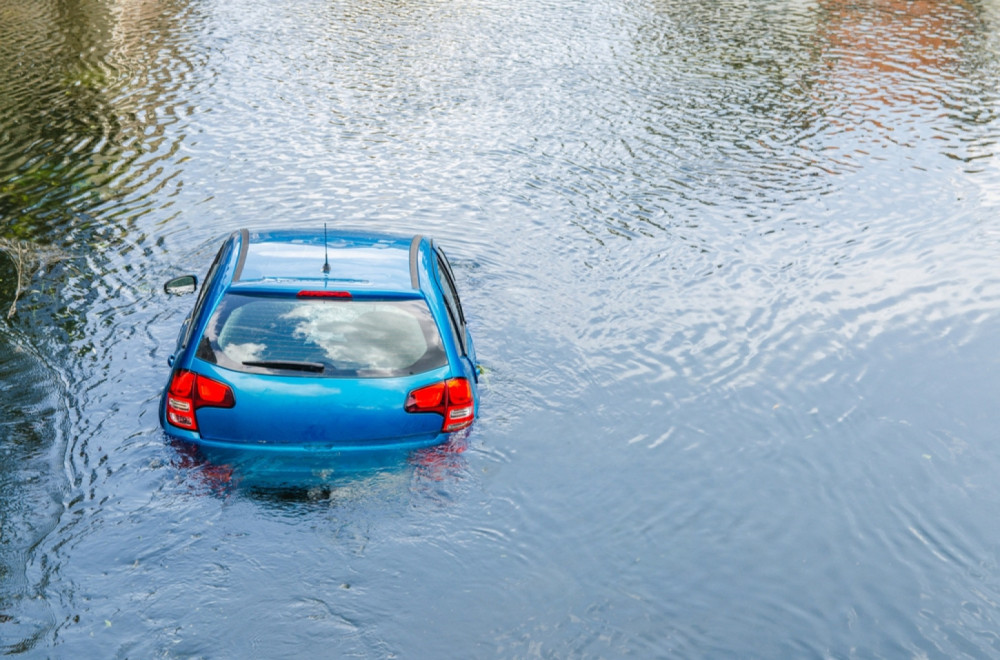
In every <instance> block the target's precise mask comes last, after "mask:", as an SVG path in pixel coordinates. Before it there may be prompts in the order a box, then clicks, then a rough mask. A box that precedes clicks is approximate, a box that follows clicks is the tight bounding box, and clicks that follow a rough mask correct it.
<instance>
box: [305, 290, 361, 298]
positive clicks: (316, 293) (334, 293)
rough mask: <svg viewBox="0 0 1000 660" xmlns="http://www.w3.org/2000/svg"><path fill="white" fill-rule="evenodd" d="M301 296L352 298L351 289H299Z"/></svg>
mask: <svg viewBox="0 0 1000 660" xmlns="http://www.w3.org/2000/svg"><path fill="white" fill-rule="evenodd" d="M298 295H299V298H350V297H351V292H350V291H299V294H298Z"/></svg>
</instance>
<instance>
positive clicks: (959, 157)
mask: <svg viewBox="0 0 1000 660" xmlns="http://www.w3.org/2000/svg"><path fill="white" fill-rule="evenodd" d="M998 27H1000V4H998V3H997V2H996V0H976V1H975V2H960V1H958V0H955V1H952V0H945V1H942V2H914V1H903V0H862V1H861V2H840V1H838V0H786V1H783V2H766V1H764V0H720V1H718V2H706V3H690V2H680V1H677V0H656V1H654V2H635V1H633V0H598V1H596V2H591V3H584V4H581V3H568V4H567V3H514V4H511V3H498V2H493V1H492V0H484V1H483V2H478V3H448V2H433V3H432V2H427V1H426V0H416V1H412V2H405V3H398V2H392V3H390V2H378V1H376V2H352V1H348V2H340V3H333V4H330V3H322V2H316V1H313V0H306V1H305V2H301V3H291V4H289V3H279V2H270V1H265V2H254V3H249V2H242V1H236V2H225V3H223V2H212V1H209V2H199V3H190V2H187V1H186V0H166V1H165V2H159V3H135V2H128V1H125V0H85V1H83V2H72V3H68V2H62V1H60V0H44V1H42V2H26V1H25V0H11V1H8V2H6V3H4V4H3V6H2V8H0V239H3V240H4V241H20V242H19V243H18V244H19V245H26V246H31V247H32V249H35V250H37V251H39V252H38V253H39V254H42V253H45V254H48V253H50V252H44V250H47V249H50V248H51V250H52V252H51V253H52V254H58V255H59V256H60V258H59V259H58V260H56V261H53V262H51V263H49V264H48V265H47V266H46V267H45V268H40V269H38V270H37V271H36V272H35V273H34V274H33V275H32V277H31V278H30V280H29V281H28V282H27V283H26V286H25V287H24V291H23V294H22V297H21V299H19V301H18V305H17V313H16V314H15V315H14V316H13V317H12V318H11V319H10V320H9V321H8V322H7V324H6V325H5V326H4V327H5V328H6V329H0V388H2V389H3V390H4V398H3V400H2V401H0V413H2V417H0V539H2V543H0V648H2V649H3V650H4V651H5V652H13V653H20V652H27V653H28V654H29V655H30V654H41V655H43V656H48V655H61V654H65V653H66V652H67V650H71V652H72V653H73V654H74V655H79V656H81V657H88V656H94V657H106V656H107V655H109V654H115V655H128V656H132V657H145V656H155V655H163V654H169V655H178V656H217V655H219V654H220V653H221V651H220V649H225V650H226V651H225V653H224V654H232V655H254V654H263V655H267V656H283V655H290V654H292V653H295V654H297V655H302V654H303V653H304V654H307V655H309V654H311V655H318V654H322V655H330V654H333V655H342V656H347V655H358V656H363V657H385V656H389V655H407V656H414V657H451V656H454V655H456V654H457V655H463V656H466V655H472V656H476V655H486V656H492V655H497V656H501V657H530V656H560V657H561V656H601V657H604V656H611V657H617V656H623V655H629V654H631V655H638V656H643V657H647V656H648V657H664V656H668V657H698V658H701V657H732V656H741V657H746V656H750V657H785V656H800V655H816V656H821V655H822V656H827V655H832V656H836V657H840V656H848V655H852V654H858V655H864V656H871V657H881V656H889V657H898V656H921V657H958V656H963V655H965V656H973V657H982V656H992V655H996V654H997V653H998V649H1000V646H998V642H997V638H996V635H995V630H996V628H997V623H998V620H1000V610H998V608H997V606H996V603H997V602H998V600H1000V586H998V584H1000V571H998V565H1000V563H998V557H997V553H996V547H997V530H996V525H995V524H994V523H993V518H992V509H993V508H995V506H994V505H995V503H996V502H997V501H998V499H1000V492H998V491H997V488H996V486H995V482H996V479H995V478H994V476H993V475H995V474H996V473H997V469H998V468H1000V465H998V463H1000V453H998V452H997V451H996V449H995V447H994V445H995V443H994V442H992V441H993V440H994V439H995V436H996V430H995V429H996V428H997V419H996V414H995V406H994V405H993V404H992V398H993V397H994V393H995V392H996V391H997V389H998V383H997V374H998V373H1000V369H998V367H1000V364H998V362H1000V357H998V356H997V355H996V351H995V347H994V345H995V341H993V338H994V337H995V336H996V334H997V332H1000V314H998V310H1000V276H998V274H997V272H996V266H995V264H996V254H997V251H998V248H1000V228H998V226H997V218H998V217H1000V214H998V210H1000V168H998V166H997V164H998V152H997V147H996V145H997V144H1000V112H998V108H1000V85H998V82H997V81H998V80H1000V36H998V35H1000V30H998ZM322 222H329V223H330V224H331V226H338V227H345V228H351V227H353V228H360V229H378V230H381V231H389V232H400V233H422V234H425V235H429V236H433V237H434V238H435V239H437V240H438V241H439V242H441V243H442V244H443V245H445V247H446V248H447V250H448V252H449V254H450V255H452V257H453V263H454V265H455V268H456V274H457V276H458V278H459V280H460V281H459V283H458V284H459V287H460V288H461V289H462V291H463V292H464V293H465V295H464V297H463V301H464V302H465V303H466V306H467V308H468V309H467V311H468V312H469V316H470V317H471V319H470V320H471V326H472V327H471V329H472V332H473V334H474V335H475V337H476V342H477V351H478V353H479V354H480V358H481V359H483V360H484V362H485V366H486V367H487V371H488V381H487V383H486V385H485V386H484V387H483V405H482V418H481V419H480V420H479V421H478V422H477V425H476V426H475V427H474V428H473V430H472V432H471V434H470V435H469V436H468V437H467V438H463V439H462V440H461V441H460V442H456V444H454V445H451V446H445V447H439V448H432V449H428V450H425V451H422V452H418V453H417V454H415V455H413V456H407V457H397V458H396V459H394V460H393V461H392V462H391V463H392V464H391V465H384V466H379V468H378V469H376V470H374V471H371V470H369V471H368V472H367V473H364V474H353V475H349V474H342V473H345V472H346V470H344V469H343V468H344V467H345V466H344V465H341V464H338V465H334V466H328V465H327V466H313V467H317V469H316V470H313V469H312V467H310V468H309V470H308V472H309V479H311V481H310V482H309V483H302V482H299V483H297V484H293V485H292V486H291V487H289V484H288V479H287V475H285V476H283V477H282V478H281V481H282V482H283V483H282V484H281V487H280V488H277V489H275V488H273V487H267V484H265V483H260V482H261V478H262V477H266V476H267V475H268V473H269V471H270V476H271V477H273V476H275V471H277V472H279V473H280V470H279V469H278V468H280V467H281V466H278V465H270V466H268V465H255V466H248V465H245V464H244V463H243V462H241V457H239V456H237V457H226V458H223V459H222V460H215V461H212V460H205V457H204V456H197V457H192V456H190V455H188V454H186V453H184V452H183V451H181V450H179V449H177V448H176V447H174V446H172V445H170V444H169V443H167V442H166V441H165V439H164V436H163V435H162V432H161V431H160V429H159V426H158V421H157V406H158V401H159V392H160V388H161V387H162V386H163V384H164V379H165V377H166V368H167V367H166V359H167V357H168V355H169V352H170V350H171V348H172V346H173V343H174V339H175V337H176V332H177V329H178V327H179V325H180V322H181V320H182V318H183V316H184V314H185V313H186V312H187V308H186V307H184V306H183V305H178V304H174V303H175V301H172V300H168V299H166V298H165V297H164V296H163V295H162V294H161V293H160V287H161V283H162V282H163V281H165V280H166V279H168V278H169V277H171V276H173V275H176V274H179V273H185V272H191V271H192V269H197V268H198V264H205V263H208V262H209V261H210V260H211V256H212V254H213V253H214V251H215V249H216V246H217V241H218V238H219V237H220V236H222V235H225V234H228V233H229V232H230V231H231V230H232V229H234V228H236V227H240V226H250V227H266V226H279V227H292V226H299V225H305V226H313V227H316V226H319V224H320V223H322ZM15 281H16V278H15V276H14V275H13V273H12V272H11V266H10V264H9V262H8V261H7V260H6V259H4V258H3V256H2V255H0V308H2V309H4V310H6V308H7V307H8V306H9V303H10V302H11V301H12V299H13V296H14V295H15V288H16V287H13V286H12V283H13V282H15ZM286 467H288V466H286ZM291 467H299V468H301V467H302V466H291ZM263 481H265V482H266V481H267V479H266V478H264V479H263ZM292 481H295V480H294V479H293V480H292ZM270 485H271V486H273V485H274V484H273V482H272V483H271V484H270Z"/></svg>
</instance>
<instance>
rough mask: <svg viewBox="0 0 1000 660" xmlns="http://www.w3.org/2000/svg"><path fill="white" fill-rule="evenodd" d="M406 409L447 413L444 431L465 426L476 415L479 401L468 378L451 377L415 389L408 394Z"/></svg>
mask: <svg viewBox="0 0 1000 660" xmlns="http://www.w3.org/2000/svg"><path fill="white" fill-rule="evenodd" d="M404 408H405V410H406V412H411V413H429V412H432V413H438V414H439V415H442V416H443V417H444V422H442V423H441V430H442V431H444V432H445V433H451V432H452V431H458V430H460V429H464V428H465V427H466V426H469V425H470V424H472V422H473V420H474V419H475V417H476V402H475V400H474V399H473V397H472V384H471V383H469V381H468V380H466V379H465V378H451V379H449V380H446V381H442V382H440V383H434V384H433V385H427V386H426V387H421V388H420V389H417V390H413V391H412V392H410V394H409V395H408V396H407V397H406V405H405V407H404Z"/></svg>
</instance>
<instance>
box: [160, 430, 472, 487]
mask: <svg viewBox="0 0 1000 660" xmlns="http://www.w3.org/2000/svg"><path fill="white" fill-rule="evenodd" d="M167 435H169V436H170V437H171V438H172V439H173V440H174V442H175V446H176V447H178V448H179V450H180V451H182V452H183V453H184V454H186V455H187V456H188V457H193V458H195V459H196V460H197V461H198V462H200V463H205V464H207V465H211V466H213V467H214V468H216V469H215V470H214V471H212V474H216V475H217V474H219V473H220V472H219V470H220V469H221V470H222V472H223V473H224V474H226V475H227V480H229V479H231V480H232V481H234V482H237V483H245V484H248V485H263V486H311V485H315V484H322V483H330V482H333V481H336V479H337V478H338V477H341V476H343V475H345V474H356V473H359V472H374V471H380V470H395V469H399V468H401V467H404V466H405V465H407V461H408V460H409V459H410V457H411V455H412V454H413V452H415V451H418V450H420V449H425V448H427V447H433V446H436V445H439V444H442V443H444V442H447V441H448V440H449V439H450V438H451V436H452V435H454V434H449V433H440V434H438V435H436V436H433V437H430V438H428V437H420V438H402V439H398V440H395V441H381V442H378V443H371V444H364V445H362V444H352V445H338V446H329V445H326V446H317V445H304V444H298V445H289V444H274V445H260V444H257V445H251V444H240V443H233V442H220V441H213V440H205V439H202V438H199V437H191V435H194V434H188V433H172V432H168V434H167Z"/></svg>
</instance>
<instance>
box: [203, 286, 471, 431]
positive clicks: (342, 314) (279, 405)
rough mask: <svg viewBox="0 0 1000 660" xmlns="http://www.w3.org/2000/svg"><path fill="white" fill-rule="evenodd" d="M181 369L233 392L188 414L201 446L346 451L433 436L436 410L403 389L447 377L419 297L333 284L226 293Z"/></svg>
mask: <svg viewBox="0 0 1000 660" xmlns="http://www.w3.org/2000/svg"><path fill="white" fill-rule="evenodd" d="M188 368H189V369H190V370H191V371H193V372H196V373H198V374H201V375H202V376H205V377H207V378H209V379H211V380H213V381H217V382H219V383H222V384H223V385H227V386H228V387H229V388H231V390H232V393H233V397H232V398H233V401H232V405H231V407H215V406H206V407H201V408H198V410H197V426H198V429H197V430H198V432H199V433H200V435H201V438H202V439H203V440H206V441H210V442H212V441H215V442H231V443H240V444H254V445H271V446H276V447H277V446H285V447H287V446H298V445H301V446H308V447H314V448H319V447H329V448H336V447H352V446H370V445H378V444H380V443H385V444H392V443H398V442H399V441H400V440H401V439H409V440H410V441H412V442H413V443H415V444H427V443H430V442H433V441H434V440H435V439H436V438H437V437H438V436H439V435H440V434H441V432H442V420H443V418H442V415H440V414H433V413H426V412H424V413H421V412H407V410H406V408H407V403H408V401H407V399H408V396H409V395H410V393H411V392H413V391H414V390H417V389H419V388H422V387H426V386H427V385H430V384H433V383H435V382H441V381H444V380H446V379H448V378H449V377H450V376H451V375H452V374H451V373H450V367H449V364H448V358H447V355H446V353H445V350H444V347H443V344H442V340H441V336H440V333H439V331H438V328H437V325H436V324H435V322H434V319H433V317H432V315H431V312H430V310H429V308H428V306H427V303H426V301H424V300H423V298H421V297H419V294H416V293H415V294H413V295H412V296H405V297H401V296H395V297H378V296H371V295H368V296H361V297H357V296H354V295H352V294H350V293H347V292H336V291H326V290H323V291H300V292H297V293H295V292H292V293H287V292H278V293H275V292H274V291H268V292H266V293H265V292H260V291H256V292H254V291H249V292H247V291H236V292H233V291H231V292H230V293H227V294H226V295H225V296H224V297H223V298H222V300H221V301H220V303H219V305H218V307H217V309H216V310H215V312H214V313H213V316H212V318H211V319H210V321H209V323H208V325H207V327H206V329H205V332H204V334H203V336H202V338H201V340H200V341H199V344H198V348H197V352H196V357H195V358H194V359H193V360H192V362H191V364H190V365H189V366H188Z"/></svg>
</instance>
